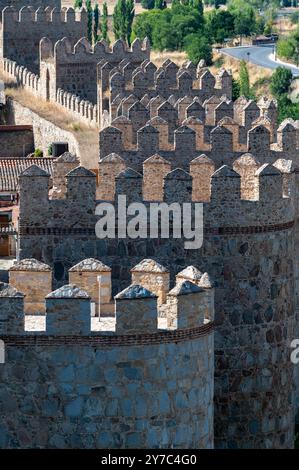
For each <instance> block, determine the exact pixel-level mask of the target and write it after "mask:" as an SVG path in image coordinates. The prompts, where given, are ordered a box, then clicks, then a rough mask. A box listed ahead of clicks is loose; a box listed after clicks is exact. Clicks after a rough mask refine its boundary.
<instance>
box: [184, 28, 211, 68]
mask: <svg viewBox="0 0 299 470" xmlns="http://www.w3.org/2000/svg"><path fill="white" fill-rule="evenodd" d="M185 51H186V52H187V55H188V58H189V59H190V60H191V61H192V62H193V63H194V64H198V62H199V61H200V60H202V59H204V60H205V62H206V64H207V65H211V64H212V46H211V43H210V41H209V40H208V39H207V38H206V37H205V36H202V35H198V34H196V33H193V34H190V35H189V36H187V37H186V38H185Z"/></svg>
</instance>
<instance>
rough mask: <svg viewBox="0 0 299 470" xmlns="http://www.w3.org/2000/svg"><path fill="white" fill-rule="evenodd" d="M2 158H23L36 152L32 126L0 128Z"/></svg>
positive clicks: (0, 156)
mask: <svg viewBox="0 0 299 470" xmlns="http://www.w3.org/2000/svg"><path fill="white" fill-rule="evenodd" d="M0 139H1V142H3V145H1V147H0V158H3V157H4V158H22V157H26V155H28V154H29V153H31V152H33V151H34V136H33V129H32V127H31V126H0Z"/></svg>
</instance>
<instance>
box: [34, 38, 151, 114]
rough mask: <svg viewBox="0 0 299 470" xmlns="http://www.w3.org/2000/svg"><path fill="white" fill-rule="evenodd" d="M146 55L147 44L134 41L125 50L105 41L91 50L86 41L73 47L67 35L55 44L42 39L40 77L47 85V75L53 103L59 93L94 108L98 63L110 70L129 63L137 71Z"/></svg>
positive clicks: (120, 42)
mask: <svg viewBox="0 0 299 470" xmlns="http://www.w3.org/2000/svg"><path fill="white" fill-rule="evenodd" d="M84 36H86V33H85V34H84ZM149 54H150V47H149V43H148V41H147V40H144V41H143V42H141V41H140V40H139V39H135V40H134V41H133V43H132V45H131V46H130V47H128V46H127V45H126V44H125V43H124V41H122V40H121V39H119V40H117V41H116V42H114V43H113V44H112V46H111V47H110V46H109V45H108V43H106V42H105V41H104V40H101V41H99V42H97V43H96V44H95V45H94V46H91V45H90V44H89V42H88V41H87V39H86V38H85V37H81V38H80V39H79V40H78V41H77V42H76V43H75V44H74V42H73V41H72V37H70V38H69V37H67V35H65V37H63V38H62V39H60V40H59V41H57V42H55V43H53V42H51V41H50V40H49V39H48V37H44V38H42V39H41V41H40V75H41V79H42V81H43V82H46V77H47V74H49V75H50V90H51V95H53V96H51V97H50V99H52V100H54V99H55V94H57V92H58V90H60V89H62V90H64V91H65V92H68V93H71V94H75V95H78V96H79V97H80V98H81V100H86V101H90V102H91V103H92V104H93V105H96V104H97V101H98V98H97V66H98V64H99V63H101V64H107V65H108V66H109V67H111V68H113V67H117V66H118V65H119V64H121V63H132V64H134V66H135V67H137V66H138V65H139V64H140V63H141V62H143V61H144V60H145V59H148V58H149ZM52 88H53V90H52ZM100 112H101V113H102V112H103V111H102V110H100Z"/></svg>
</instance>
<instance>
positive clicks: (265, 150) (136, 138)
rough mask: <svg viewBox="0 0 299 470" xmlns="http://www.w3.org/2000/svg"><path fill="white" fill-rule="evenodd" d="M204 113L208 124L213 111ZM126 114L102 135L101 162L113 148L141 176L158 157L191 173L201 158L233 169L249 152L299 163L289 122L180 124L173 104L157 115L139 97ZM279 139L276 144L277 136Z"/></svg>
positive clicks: (191, 119) (131, 101)
mask: <svg viewBox="0 0 299 470" xmlns="http://www.w3.org/2000/svg"><path fill="white" fill-rule="evenodd" d="M195 103H196V102H195ZM224 103H225V102H224ZM205 106H208V105H205ZM225 106H227V103H225ZM187 109H188V108H187ZM217 109H219V106H218V107H217V108H216V109H215V110H216V111H217ZM203 110H204V112H205V113H206V114H205V116H206V120H207V119H208V113H207V108H205V107H204V108H203ZM121 112H122V114H120V115H119V116H118V117H116V118H115V119H113V121H112V122H111V125H110V126H107V127H105V128H104V129H102V130H101V131H100V152H99V154H100V161H101V160H103V158H105V157H106V156H108V155H109V154H110V152H111V150H110V149H111V147H112V148H113V149H114V152H115V153H117V154H119V155H120V156H121V158H122V159H123V160H124V161H125V163H126V164H127V165H128V166H130V167H132V168H133V169H135V170H136V171H139V172H140V171H141V170H142V165H143V163H144V162H145V160H147V159H148V158H149V157H151V156H152V155H154V154H159V155H160V156H161V157H163V158H164V159H165V160H166V161H168V162H169V163H171V166H172V168H175V167H177V166H179V167H182V168H183V169H185V170H188V167H189V165H190V162H191V161H192V160H194V159H195V158H196V157H197V156H199V155H200V154H206V155H207V156H208V157H210V158H211V159H212V160H213V161H214V163H215V165H216V167H217V168H218V167H220V166H221V165H223V164H227V165H232V164H233V163H234V161H235V160H236V159H238V158H239V157H240V156H241V155H242V154H245V153H252V154H253V155H255V157H256V158H258V160H259V161H260V162H261V163H273V162H274V161H275V160H277V159H278V158H284V159H292V160H293V161H296V158H297V157H296V153H297V129H296V127H295V126H294V125H293V124H292V123H290V122H289V121H286V122H283V123H282V124H281V125H280V126H279V128H278V129H275V128H273V127H271V128H269V127H268V126H267V127H266V126H265V125H262V124H255V123H253V126H252V127H249V128H248V129H247V130H246V127H244V126H241V125H240V124H238V123H237V122H236V121H235V120H234V119H233V118H231V117H229V116H224V117H222V116H219V118H221V119H220V120H219V121H218V122H216V123H215V125H211V124H210V125H208V124H205V123H204V122H203V121H201V120H200V119H199V118H197V117H194V116H189V117H188V118H185V120H184V121H183V122H182V123H180V120H179V117H178V116H179V114H178V112H177V109H176V108H175V107H173V106H172V105H171V104H170V103H169V102H168V101H164V102H163V103H162V104H160V105H159V107H158V108H157V110H156V115H155V116H152V115H151V107H150V106H148V107H146V106H144V105H143V104H142V103H141V102H140V101H135V100H134V98H133V97H128V98H127V99H126V100H125V101H124V102H123V103H122V111H121ZM266 124H267V123H266ZM274 134H275V136H276V140H275V142H273V140H272V137H271V135H272V136H273V135H274ZM182 155H184V158H182Z"/></svg>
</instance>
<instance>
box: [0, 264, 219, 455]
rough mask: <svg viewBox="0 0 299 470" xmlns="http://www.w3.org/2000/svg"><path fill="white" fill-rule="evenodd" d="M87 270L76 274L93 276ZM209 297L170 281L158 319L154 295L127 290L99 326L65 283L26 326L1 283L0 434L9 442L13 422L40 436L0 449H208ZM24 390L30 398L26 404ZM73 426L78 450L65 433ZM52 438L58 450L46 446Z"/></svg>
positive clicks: (134, 287)
mask: <svg viewBox="0 0 299 470" xmlns="http://www.w3.org/2000/svg"><path fill="white" fill-rule="evenodd" d="M148 261H149V260H148ZM94 263H95V260H93V261H92V260H90V261H89V260H83V261H82V266H83V265H85V266H90V267H92V266H93V267H95V268H96V269H97V267H98V266H95V265H94ZM98 263H100V261H98ZM187 269H188V268H187ZM72 272H73V271H72ZM152 274H153V276H155V271H154V270H153V272H152ZM82 275H84V271H82ZM156 275H158V273H156ZM207 295H208V296H209V298H210V302H209V301H208V297H207ZM100 297H101V294H100ZM213 297H214V292H213V289H209V293H208V289H207V288H203V287H199V286H198V285H196V284H195V283H192V281H189V280H188V281H183V282H182V283H181V282H179V284H178V285H176V286H175V287H174V288H173V289H172V290H169V289H168V292H167V302H166V303H165V305H167V306H166V309H165V313H166V315H167V316H166V318H161V317H160V316H159V307H158V305H157V297H156V295H155V294H154V293H153V292H151V291H150V290H148V289H147V288H146V287H145V286H142V285H140V284H135V283H132V284H131V285H129V287H127V288H126V289H124V290H123V291H121V292H120V293H118V294H117V295H116V296H115V299H114V302H113V305H114V311H113V314H112V315H111V316H110V318H109V319H107V318H106V319H104V320H102V319H100V321H99V319H94V318H92V317H91V298H90V294H89V293H88V292H86V291H85V290H83V289H82V287H81V284H77V285H74V284H72V283H70V284H67V285H64V286H62V287H61V288H59V289H56V290H55V291H52V292H50V293H48V294H47V295H46V298H45V314H44V315H40V316H35V317H34V319H33V317H32V316H30V315H26V314H24V309H23V302H24V296H23V294H22V293H21V292H19V291H18V290H17V289H15V288H14V287H12V286H10V285H9V284H4V283H0V340H1V347H2V356H3V357H5V362H4V363H3V362H2V363H1V365H0V367H1V373H3V374H4V376H5V380H4V382H3V385H4V386H5V390H6V393H8V394H9V397H10V400H13V401H14V404H15V406H14V410H13V411H12V410H11V409H8V408H7V407H6V406H5V407H1V404H0V407H1V415H0V416H1V417H0V424H1V429H4V427H3V426H4V422H5V423H6V425H5V430H7V431H8V433H9V435H10V433H11V434H13V435H14V434H15V431H16V429H17V427H18V423H19V422H20V421H22V423H23V426H24V429H27V428H28V427H30V429H35V423H40V422H41V420H42V421H43V423H44V426H45V427H46V428H47V430H48V433H47V436H46V437H45V436H43V434H42V433H41V429H40V426H39V427H38V432H35V431H33V432H31V433H28V439H27V438H26V442H24V441H23V440H22V437H21V436H20V435H19V434H16V435H18V436H19V437H17V438H14V439H13V440H11V439H10V438H9V437H7V440H6V441H5V447H6V448H14V447H22V448H24V447H25V448H27V447H28V448H37V447H38V448H48V447H54V448H55V447H59V448H78V447H80V448H86V447H90V446H91V447H93V448H106V446H107V443H108V442H109V447H111V448H119V447H120V446H121V447H126V448H136V447H139V448H148V447H155V448H156V447H157V448H158V447H159V446H161V437H162V443H163V447H165V448H174V447H175V448H181V447H184V448H213V438H214V429H213V390H214V344H213V341H214V329H213V327H214V323H213V319H214V311H213ZM25 299H26V297H25ZM33 320H34V322H33ZM174 358H175V361H174ZM170 364H171V367H170ZM16 365H17V367H16ZM33 370H34V373H33V372H32V371H33ZM45 370H46V371H47V380H45V375H44V374H45ZM145 383H146V386H144V384H145ZM41 384H43V385H41ZM176 384H179V386H178V385H176ZM41 387H42V389H41ZM53 387H55V389H56V393H55V398H53V396H52V395H51V394H49V393H48V391H49V392H50V390H53ZM27 389H28V390H29V389H31V390H32V389H36V392H35V393H34V396H33V395H32V394H30V393H28V394H26V393H24V390H27ZM104 391H105V393H103V392H104ZM106 391H109V393H106ZM98 393H100V394H101V397H100V406H99V396H98ZM45 397H48V398H45ZM33 400H34V403H35V405H36V406H35V412H34V413H33V414H30V415H28V414H27V412H26V411H25V410H26V409H28V406H31V402H32V403H33ZM53 400H54V401H53ZM182 404H183V406H182ZM8 416H9V417H10V419H7V418H8ZM54 416H55V417H56V419H53V418H54ZM153 416H155V420H158V422H159V423H160V424H159V425H158V426H157V425H156V421H155V423H153ZM74 420H75V421H76V423H77V425H78V426H79V428H80V432H78V439H79V441H80V442H79V441H78V439H77V438H76V439H75V440H74V432H73V429H72V427H71V428H70V427H69V423H70V422H74ZM140 420H142V423H144V428H142V429H140ZM86 422H88V425H87V424H86ZM61 429H64V433H63V436H64V438H63V441H61V440H60V439H58V440H56V438H55V436H57V435H59V432H60V430H61ZM163 429H167V432H163V436H162V434H161V433H162V430H163ZM187 429H188V432H186V430H187ZM82 433H83V436H84V439H82V441H81V437H80V436H81V434H82ZM87 435H88V440H86V436H87ZM5 436H6V434H5ZM4 438H5V439H6V437H4Z"/></svg>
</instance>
